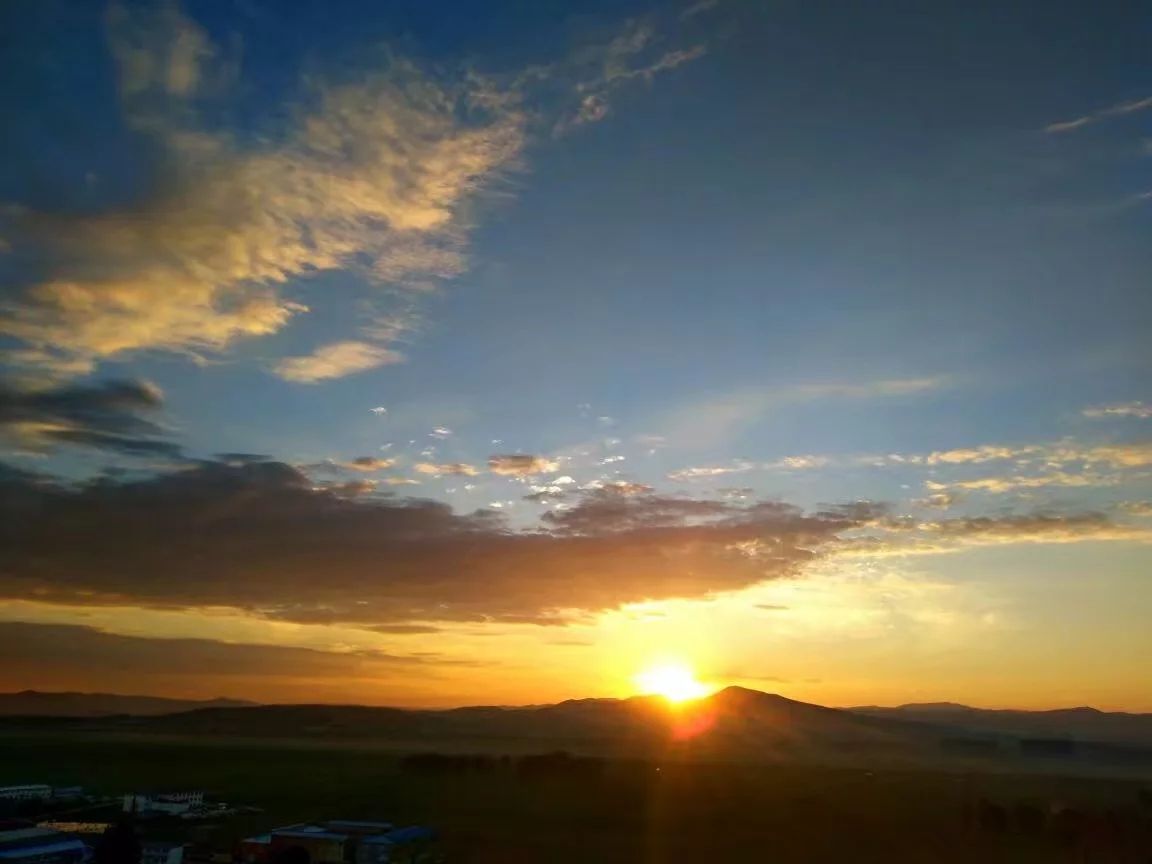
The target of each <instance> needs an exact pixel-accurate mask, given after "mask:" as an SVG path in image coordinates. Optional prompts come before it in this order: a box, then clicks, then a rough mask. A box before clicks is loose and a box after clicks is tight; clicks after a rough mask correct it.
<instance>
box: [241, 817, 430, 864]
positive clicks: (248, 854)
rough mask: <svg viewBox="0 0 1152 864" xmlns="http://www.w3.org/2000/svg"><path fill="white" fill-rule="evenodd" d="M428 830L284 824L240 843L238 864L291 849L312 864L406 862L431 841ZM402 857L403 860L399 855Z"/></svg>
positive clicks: (255, 863) (258, 863)
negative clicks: (299, 852) (300, 850)
mask: <svg viewBox="0 0 1152 864" xmlns="http://www.w3.org/2000/svg"><path fill="white" fill-rule="evenodd" d="M435 836H436V835H435V832H434V831H433V830H432V829H430V828H423V827H420V826H411V827H408V828H397V827H396V826H395V825H393V824H392V823H391V822H364V821H358V820H350V819H333V820H331V821H329V822H323V823H319V824H316V825H310V824H303V825H288V826H286V827H284V828H276V829H273V830H272V831H270V832H268V833H267V834H260V835H257V836H255V837H248V838H246V839H244V840H242V841H240V845H239V847H238V849H237V855H236V858H237V860H238V861H239V862H240V864H268V862H270V861H272V860H274V859H275V858H277V857H278V856H280V855H281V854H282V853H284V852H286V851H287V850H289V849H292V848H299V849H303V850H304V851H305V852H307V853H308V858H309V860H310V861H311V862H312V864H390V862H396V861H398V860H409V859H410V858H411V856H412V852H413V850H418V849H421V848H423V847H424V846H425V845H427V844H428V843H430V842H431V841H432V840H434V839H435ZM401 854H402V855H403V856H405V857H404V858H403V859H401V858H400V855H401Z"/></svg>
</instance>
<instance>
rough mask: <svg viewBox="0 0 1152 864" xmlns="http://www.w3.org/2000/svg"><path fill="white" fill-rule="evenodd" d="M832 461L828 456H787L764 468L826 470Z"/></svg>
mask: <svg viewBox="0 0 1152 864" xmlns="http://www.w3.org/2000/svg"><path fill="white" fill-rule="evenodd" d="M831 461H832V460H831V459H829V458H828V457H827V456H785V457H784V458H783V459H779V460H777V461H775V462H771V463H768V464H767V465H765V466H763V467H765V468H784V469H788V470H804V469H809V468H824V467H826V466H828V465H829V464H830V463H831Z"/></svg>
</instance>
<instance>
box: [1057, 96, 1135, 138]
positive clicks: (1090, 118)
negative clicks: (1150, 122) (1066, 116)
mask: <svg viewBox="0 0 1152 864" xmlns="http://www.w3.org/2000/svg"><path fill="white" fill-rule="evenodd" d="M1149 108H1152V96H1149V97H1147V98H1145V99H1134V100H1132V101H1129V102H1119V103H1117V104H1115V105H1110V106H1108V107H1107V108H1101V109H1100V110H1099V111H1094V112H1092V113H1091V114H1085V115H1084V116H1082V117H1076V118H1075V119H1073V120H1061V121H1059V122H1056V123H1050V124H1048V125H1047V126H1045V127H1044V131H1045V132H1048V133H1052V134H1058V133H1061V132H1072V131H1075V130H1076V129H1082V128H1084V127H1085V126H1090V125H1092V124H1093V123H1099V122H1100V121H1101V120H1105V119H1107V118H1109V117H1121V116H1123V115H1125V114H1135V113H1136V112H1138V111H1146V110H1147V109H1149Z"/></svg>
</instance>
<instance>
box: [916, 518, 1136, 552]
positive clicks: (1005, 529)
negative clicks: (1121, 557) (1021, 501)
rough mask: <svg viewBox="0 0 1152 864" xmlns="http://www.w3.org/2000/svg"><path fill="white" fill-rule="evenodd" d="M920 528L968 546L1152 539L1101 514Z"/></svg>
mask: <svg viewBox="0 0 1152 864" xmlns="http://www.w3.org/2000/svg"><path fill="white" fill-rule="evenodd" d="M918 528H919V530H921V531H923V532H925V533H927V534H930V535H935V536H936V537H938V538H941V539H945V540H960V541H963V542H964V543H965V544H969V545H986V544H992V543H1005V542H1007V543H1075V542H1079V541H1082V540H1133V539H1134V540H1142V541H1145V542H1146V541H1148V540H1149V539H1152V535H1149V534H1148V532H1145V531H1139V530H1133V529H1131V528H1129V527H1127V526H1123V525H1118V524H1116V523H1115V522H1112V521H1111V520H1110V519H1109V518H1108V517H1107V516H1106V515H1104V514H1102V513H1076V514H1072V515H1050V514H1044V513H1036V514H1026V515H1013V516H995V517H992V516H980V517H970V518H963V519H947V520H942V521H939V522H925V523H922V524H920V525H919V526H918Z"/></svg>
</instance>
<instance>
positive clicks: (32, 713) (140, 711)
mask: <svg viewBox="0 0 1152 864" xmlns="http://www.w3.org/2000/svg"><path fill="white" fill-rule="evenodd" d="M0 719H2V721H3V724H4V726H5V727H7V728H10V729H11V728H21V729H27V730H32V731H37V730H45V729H55V730H72V731H74V732H76V733H80V734H95V735H101V734H106V733H115V734H121V733H132V734H147V735H164V736H175V737H191V738H197V739H213V738H216V739H237V740H239V739H245V740H270V739H294V740H307V741H312V742H315V743H317V744H323V745H338V746H366V745H367V746H373V747H375V746H384V747H387V748H390V749H396V750H401V751H408V752H423V751H440V752H501V753H529V752H537V753H538V752H542V751H551V750H567V751H570V752H573V753H582V754H587V755H605V756H627V757H632V756H635V757H639V758H661V759H663V758H686V759H703V760H717V761H730V760H731V761H741V762H778V761H779V762H782V761H792V760H802V761H803V760H818V761H821V762H832V763H844V762H852V763H858V762H860V761H862V760H863V761H870V762H879V761H898V762H904V763H908V762H910V761H911V762H923V761H925V760H931V761H935V760H938V759H941V758H953V757H958V758H968V757H974V758H993V757H995V758H998V759H1013V758H1017V757H1018V756H1021V755H1022V754H1023V755H1024V756H1026V755H1027V753H1028V752H1034V751H1035V749H1036V747H1039V748H1044V747H1049V746H1050V745H1048V744H1045V743H1044V742H1045V741H1064V742H1077V743H1076V744H1075V745H1074V746H1065V745H1060V746H1061V747H1063V749H1064V750H1065V751H1067V752H1068V753H1075V754H1079V755H1078V756H1077V757H1076V758H1079V759H1086V760H1088V761H1095V760H1100V759H1102V760H1105V761H1111V762H1112V763H1113V764H1127V763H1129V762H1131V761H1132V760H1137V761H1138V762H1139V763H1140V764H1145V765H1152V714H1123V713H1108V712H1103V711H1098V710H1096V709H1094V708H1069V709H1060V710H1055V711H1010V710H986V709H980V708H971V707H968V706H965V705H959V704H956V703H919V704H909V705H903V706H899V707H896V708H885V707H877V706H865V707H859V708H828V707H824V706H821V705H813V704H810V703H806V702H799V701H796V700H793V699H788V698H786V697H784V696H780V695H777V694H773V693H763V692H760V691H758V690H749V689H745V688H742V687H728V688H725V689H723V690H720V691H717V692H716V693H713V694H712V695H710V696H707V697H705V698H703V699H700V700H697V701H695V702H690V703H686V704H683V705H680V706H675V707H670V706H669V705H668V703H667V702H666V701H665V700H663V699H662V698H660V697H657V696H633V697H630V698H625V699H611V698H592V699H573V700H569V701H565V702H560V703H557V704H554V705H532V706H521V707H498V706H474V707H465V708H451V709H410V708H388V707H370V706H365V705H324V704H312V705H256V704H253V703H249V702H242V701H240V700H231V699H214V700H205V701H194V700H179V699H164V698H159V697H151V696H121V695H116V694H100V693H39V692H36V691H25V692H23V693H12V694H0ZM1029 741H1033V742H1036V745H1035V747H1033V748H1032V751H1029V750H1028V748H1027V746H1026V745H1027V743H1028V742H1029Z"/></svg>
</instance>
